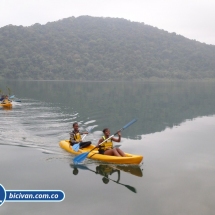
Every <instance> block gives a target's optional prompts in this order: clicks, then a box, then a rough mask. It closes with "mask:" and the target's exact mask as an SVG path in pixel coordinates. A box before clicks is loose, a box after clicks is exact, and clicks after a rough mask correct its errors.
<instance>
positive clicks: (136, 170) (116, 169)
mask: <svg viewBox="0 0 215 215" xmlns="http://www.w3.org/2000/svg"><path fill="white" fill-rule="evenodd" d="M70 167H71V168H72V169H73V175H78V173H79V169H80V170H88V171H90V172H93V173H96V174H98V175H100V176H102V182H103V183H104V184H108V183H109V181H112V182H114V183H116V184H119V185H122V186H124V187H126V188H128V189H129V190H130V191H131V192H133V193H137V190H136V188H135V187H133V186H131V185H127V184H123V183H120V182H119V181H120V179H121V171H123V172H126V173H130V174H132V175H134V176H137V177H142V176H143V172H142V169H141V168H140V166H138V165H135V166H132V165H112V164H99V165H97V166H96V168H95V169H96V170H92V169H91V168H89V167H87V166H86V165H81V164H75V165H74V164H73V163H72V164H70ZM113 174H114V175H117V180H113V179H111V178H110V176H112V175H113Z"/></svg>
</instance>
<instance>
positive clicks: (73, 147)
mask: <svg viewBox="0 0 215 215" xmlns="http://www.w3.org/2000/svg"><path fill="white" fill-rule="evenodd" d="M72 149H73V150H74V151H76V152H77V151H78V150H79V149H80V144H79V143H77V144H75V145H73V146H72Z"/></svg>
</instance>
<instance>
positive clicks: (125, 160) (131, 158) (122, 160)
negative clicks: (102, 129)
mask: <svg viewBox="0 0 215 215" xmlns="http://www.w3.org/2000/svg"><path fill="white" fill-rule="evenodd" d="M59 145H60V147H61V148H62V149H64V150H66V151H67V152H70V153H72V154H75V155H79V154H81V153H84V152H89V151H90V150H91V149H93V148H94V147H95V145H90V146H88V147H86V148H82V149H79V151H77V152H76V151H74V150H73V149H72V147H71V146H70V143H69V140H62V141H60V143H59ZM125 154H126V157H117V156H109V155H102V154H99V153H98V150H97V149H95V150H93V151H92V152H90V153H89V154H88V156H87V158H89V159H93V160H99V161H103V162H107V163H116V164H140V163H141V161H142V160H143V156H142V155H134V154H129V153H125Z"/></svg>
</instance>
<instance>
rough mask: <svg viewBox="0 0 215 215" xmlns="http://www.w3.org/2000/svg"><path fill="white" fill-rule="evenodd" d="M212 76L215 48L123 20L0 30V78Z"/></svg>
mask: <svg viewBox="0 0 215 215" xmlns="http://www.w3.org/2000/svg"><path fill="white" fill-rule="evenodd" d="M1 78H6V79H26V80H29V79H31V80H32V79H33V80H35V79H39V80H41V79H49V80H51V79H55V80H56V79H57V80H143V79H148V78H165V79H203V78H215V46H212V45H206V44H203V43H200V42H197V41H193V40H189V39H186V38H185V37H183V36H180V35H176V34H175V33H168V32H166V31H164V30H159V29H157V28H154V27H151V26H148V25H145V24H144V23H137V22H130V21H128V20H125V19H115V18H94V17H89V16H82V17H78V18H74V17H71V18H67V19H63V20H60V21H57V22H52V23H47V24H46V25H40V24H35V25H33V26H30V27H22V26H12V25H9V26H6V27H3V28H1V29H0V79H1Z"/></svg>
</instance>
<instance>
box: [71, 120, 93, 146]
mask: <svg viewBox="0 0 215 215" xmlns="http://www.w3.org/2000/svg"><path fill="white" fill-rule="evenodd" d="M83 134H88V132H80V131H79V126H78V123H77V122H75V123H73V131H71V132H70V145H71V146H73V145H75V144H77V143H80V149H81V148H84V147H87V146H89V145H90V144H91V141H86V142H82V138H81V135H83Z"/></svg>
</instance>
